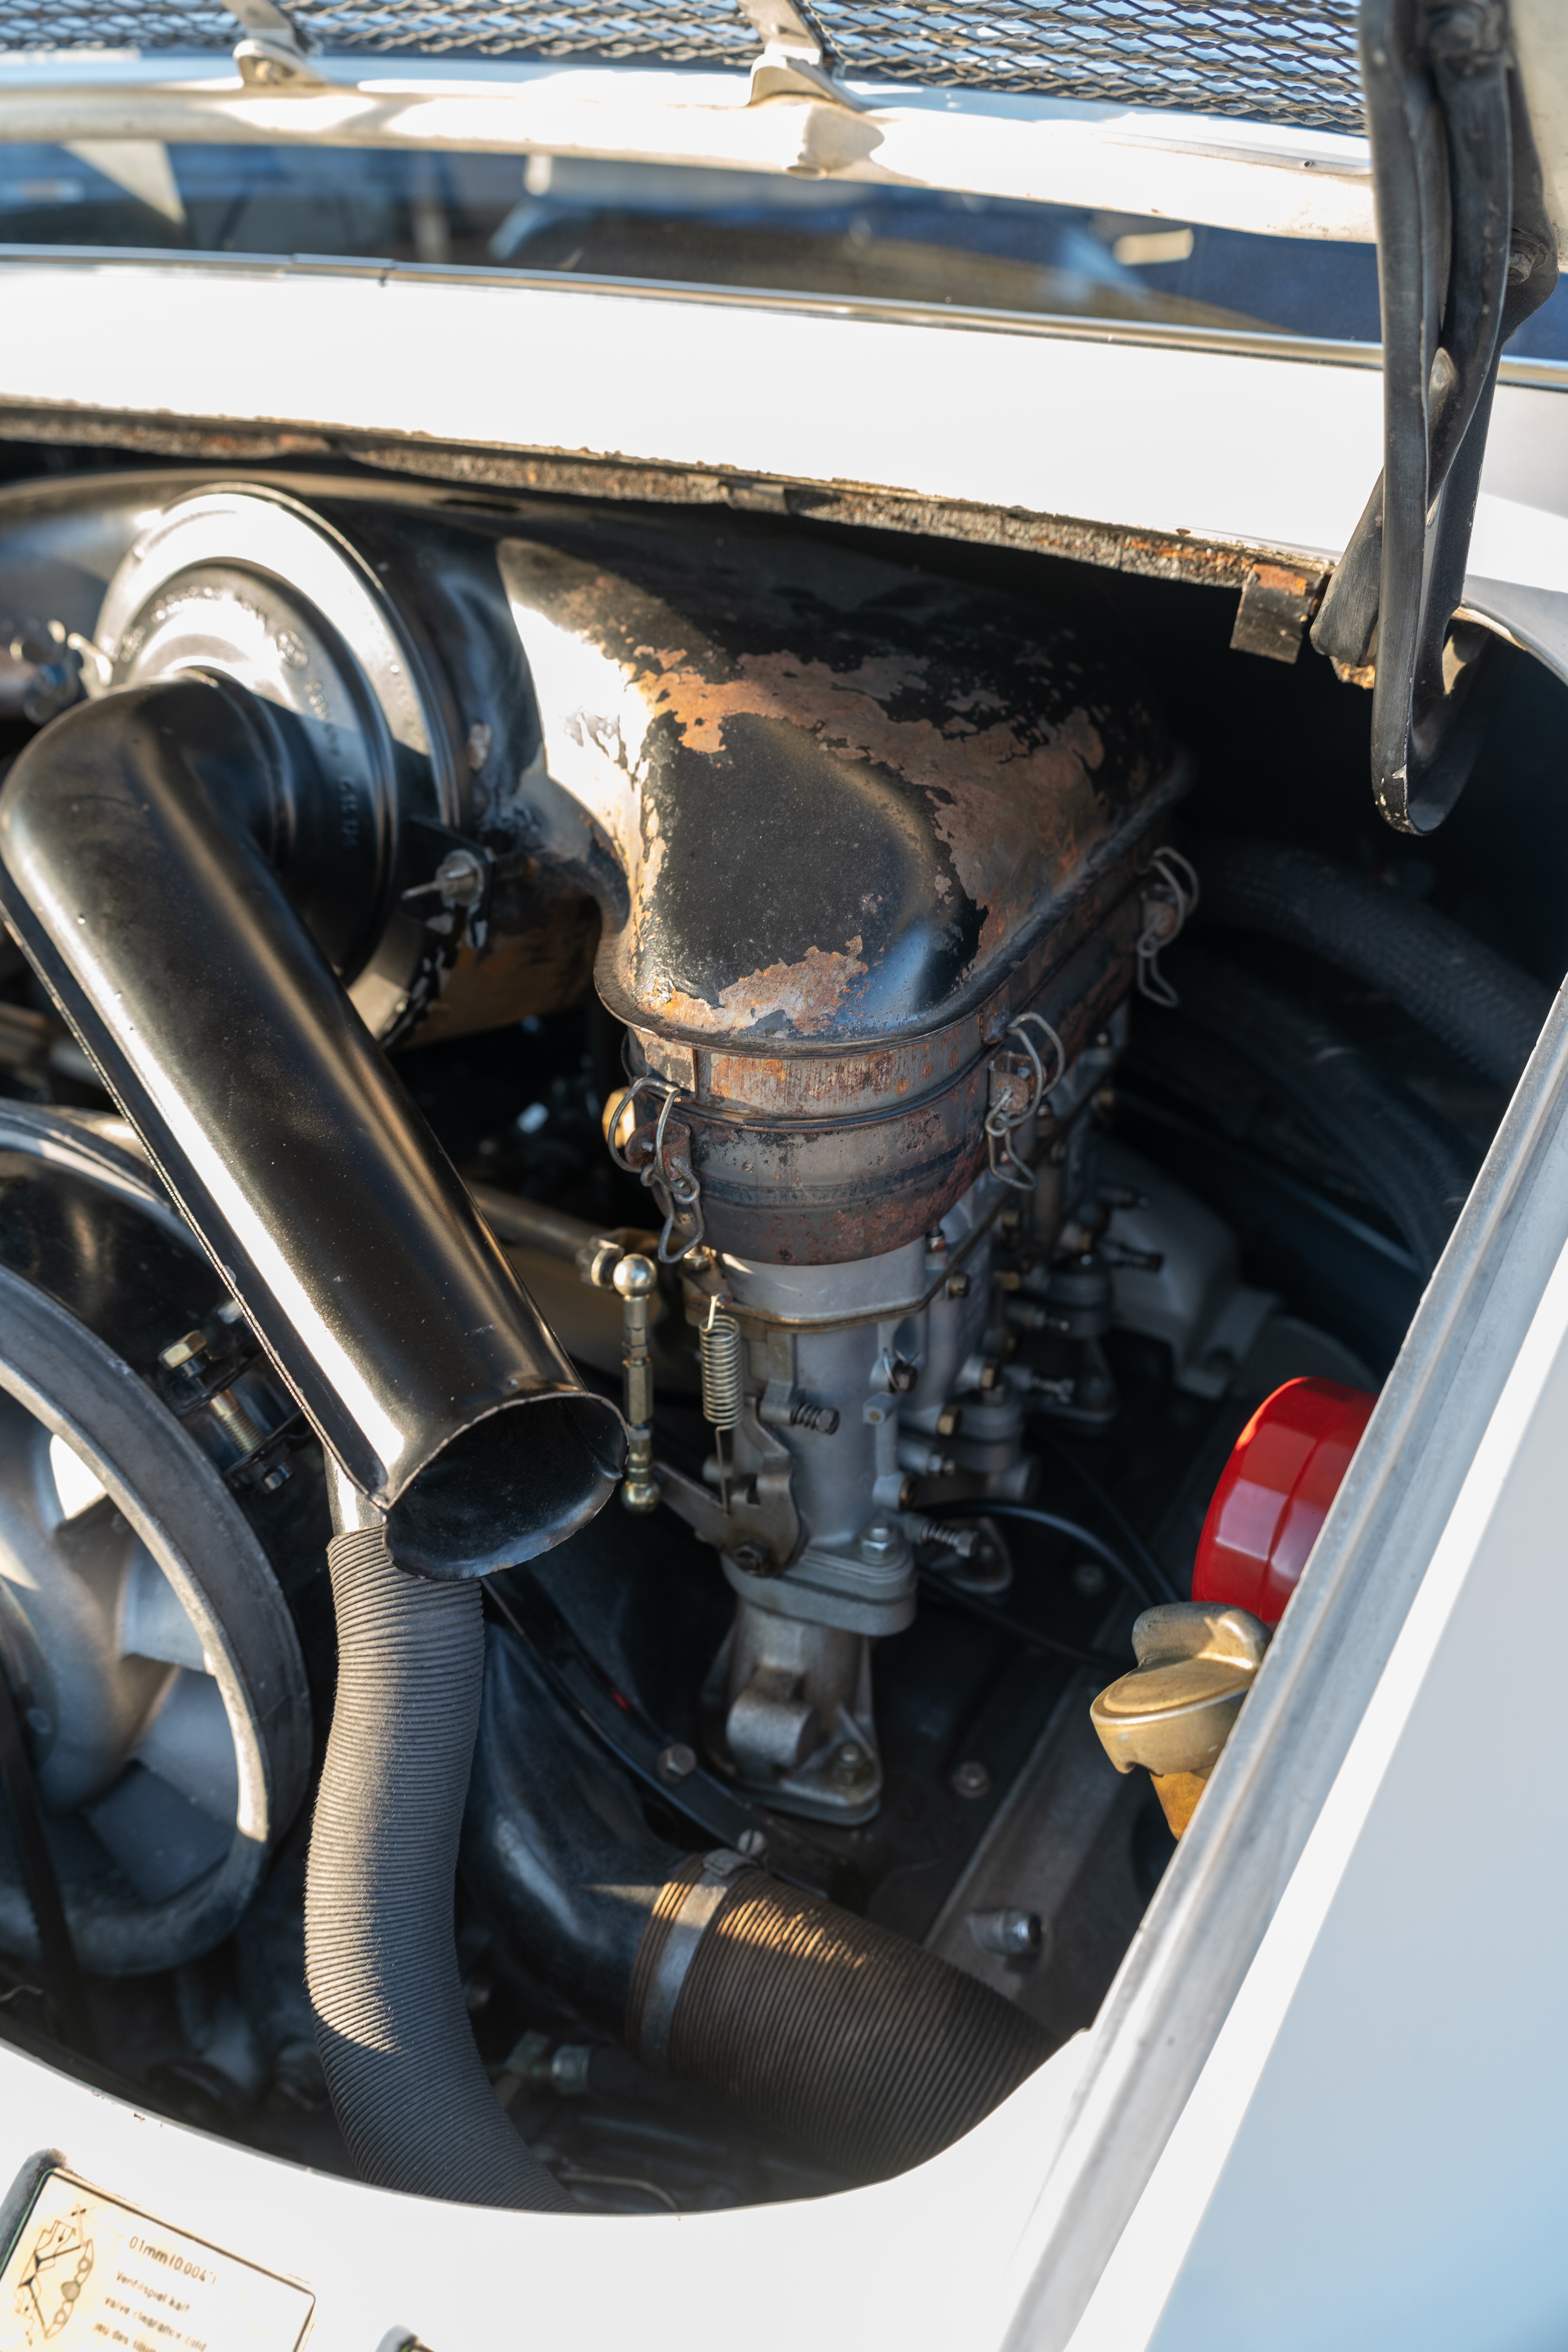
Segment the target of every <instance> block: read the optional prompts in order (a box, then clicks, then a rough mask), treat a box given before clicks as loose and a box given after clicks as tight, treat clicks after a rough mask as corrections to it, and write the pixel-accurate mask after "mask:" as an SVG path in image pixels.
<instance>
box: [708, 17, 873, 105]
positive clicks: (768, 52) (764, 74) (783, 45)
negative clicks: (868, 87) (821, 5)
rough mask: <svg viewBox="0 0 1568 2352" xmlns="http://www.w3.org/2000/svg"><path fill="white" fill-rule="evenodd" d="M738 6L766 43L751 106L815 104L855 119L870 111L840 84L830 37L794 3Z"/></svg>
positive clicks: (758, 62)
mask: <svg viewBox="0 0 1568 2352" xmlns="http://www.w3.org/2000/svg"><path fill="white" fill-rule="evenodd" d="M737 5H739V7H740V9H741V11H742V15H744V16H747V17H749V18H750V20H751V22H752V24H753V25H754V26H756V29H757V31H758V32H759V33H760V34H761V35H762V38H763V54H762V56H761V57H760V58H757V59H756V60H755V61H754V63H753V64H752V88H751V94H750V96H749V97H748V99H747V100H746V103H747V105H748V106H757V105H760V104H761V102H762V100H763V99H768V98H816V99H826V100H828V101H829V103H830V104H832V105H834V106H842V107H846V108H847V109H848V110H849V112H850V113H852V114H863V113H864V112H865V111H866V109H865V107H864V105H863V104H862V102H861V100H859V99H858V98H854V97H852V96H851V95H850V93H849V91H848V90H847V89H845V87H844V85H843V83H842V82H841V81H839V80H838V79H837V75H836V73H835V70H834V64H835V60H834V58H833V52H832V50H831V48H830V47H829V46H828V43H827V40H826V36H825V35H824V34H823V32H822V30H821V28H820V27H819V26H817V25H816V23H815V21H814V20H813V18H812V16H811V15H810V12H809V11H808V10H807V9H805V8H804V7H802V6H799V5H796V0H737Z"/></svg>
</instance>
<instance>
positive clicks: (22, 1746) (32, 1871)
mask: <svg viewBox="0 0 1568 2352" xmlns="http://www.w3.org/2000/svg"><path fill="white" fill-rule="evenodd" d="M0 1789H3V1790H4V1792H5V1808H6V1811H7V1812H8V1813H9V1814H10V1817H11V1829H12V1833H13V1836H14V1839H15V1842H16V1859H17V1861H18V1862H19V1864H21V1871H22V1884H23V1885H24V1886H25V1887H26V1893H27V1901H28V1904H29V1906H30V1907H31V1910H32V1914H33V1925H34V1926H35V1927H36V1928H37V1935H38V1962H39V1973H40V1975H41V1976H42V1978H43V1979H44V1993H45V1998H46V1999H47V2002H48V2005H49V2014H50V2016H51V2018H52V2019H53V2021H54V2025H55V2030H56V2032H58V2035H59V2037H60V2039H61V2041H62V2042H69V2043H70V2045H71V2047H72V2048H73V2049H74V2050H79V2051H80V2052H81V2053H82V2055H83V2056H84V2057H87V2058H93V2057H96V2056H97V2054H98V2037H97V2035H96V2034H95V2032H93V2025H92V2013H91V2011H90V2010H89V2007H88V2000H87V1987H86V1985H85V1984H84V1983H83V1981H82V1974H81V1968H80V1964H79V1961H78V1959H77V1956H76V1946H75V1945H74V1944H73V1943H72V1941H71V1932H70V1923H69V1921H68V1919H67V1917H66V1907H65V1904H64V1901H63V1900H62V1898H61V1895H60V1883H59V1880H58V1877H57V1876H56V1874H55V1864H54V1856H53V1855H52V1854H51V1853H50V1852H49V1848H48V1841H47V1837H46V1836H45V1833H44V1817H43V1812H42V1811H41V1809H40V1807H39V1804H38V1792H37V1787H36V1785H35V1783H34V1780H33V1771H32V1766H31V1765H30V1763H29V1762H28V1759H27V1750H26V1743H25V1741H24V1740H23V1738H22V1724H21V1718H20V1717H19V1716H18V1714H17V1711H16V1698H15V1696H14V1695H13V1693H12V1689H11V1685H10V1683H9V1682H8V1681H7V1679H6V1677H5V1672H4V1670H3V1669H0Z"/></svg>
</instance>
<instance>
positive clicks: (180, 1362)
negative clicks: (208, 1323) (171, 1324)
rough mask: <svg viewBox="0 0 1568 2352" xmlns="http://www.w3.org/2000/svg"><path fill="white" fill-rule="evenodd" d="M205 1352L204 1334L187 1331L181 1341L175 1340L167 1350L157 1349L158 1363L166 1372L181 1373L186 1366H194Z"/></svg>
mask: <svg viewBox="0 0 1568 2352" xmlns="http://www.w3.org/2000/svg"><path fill="white" fill-rule="evenodd" d="M206 1352H207V1343H206V1338H205V1333H203V1332H200V1331H187V1332H186V1333H185V1336H184V1339H175V1340H174V1341H172V1342H171V1344H170V1345H169V1346H168V1347H167V1348H161V1349H159V1351H158V1361H159V1362H160V1363H161V1364H162V1365H163V1367H164V1368H165V1370H168V1371H171V1372H177V1371H182V1370H184V1367H185V1366H186V1365H187V1364H194V1363H195V1361H196V1360H197V1358H198V1357H200V1356H205V1354H206Z"/></svg>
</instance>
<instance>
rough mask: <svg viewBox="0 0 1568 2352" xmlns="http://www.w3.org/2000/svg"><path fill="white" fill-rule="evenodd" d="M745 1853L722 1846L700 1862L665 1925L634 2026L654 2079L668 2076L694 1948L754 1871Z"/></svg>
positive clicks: (642, 2054)
mask: <svg viewBox="0 0 1568 2352" xmlns="http://www.w3.org/2000/svg"><path fill="white" fill-rule="evenodd" d="M755 1868H756V1864H755V1863H752V1862H748V1861H747V1859H746V1857H745V1855H744V1854H743V1853H732V1852H731V1850H730V1849H729V1848H728V1847H727V1846H720V1847H719V1848H718V1849H717V1850H716V1852H714V1853H705V1854H704V1855H703V1857H702V1867H701V1870H700V1872H699V1873H698V1874H697V1876H696V1877H695V1878H694V1879H693V1880H692V1882H691V1884H690V1885H689V1887H688V1888H687V1889H686V1892H685V1894H684V1895H682V1896H681V1898H680V1901H679V1904H678V1905H677V1906H676V1907H675V1909H674V1911H673V1912H671V1913H670V1914H669V1916H668V1919H667V1920H666V1921H665V1923H664V1941H663V1943H662V1944H661V1945H660V1947H659V1952H658V1959H657V1960H656V1961H655V1963H654V1969H653V1976H652V1980H651V1982H650V1983H649V1985H648V1988H647V1992H646V1993H645V1994H644V1996H643V2003H642V2011H641V2014H640V2015H639V2017H638V2018H637V2056H638V2057H639V2058H640V2059H641V2061H642V2063H643V2064H644V2065H645V2066H651V2067H653V2068H654V2069H655V2070H656V2071H657V2072H658V2074H668V2072H669V2042H670V2036H671V2034H672V2033H673V2032H674V2030H675V2012H676V2011H677V2010H678V2009H679V2006H680V1996H681V1994H682V1992H683V1991H684V1990H685V1989H686V1979H687V1974H688V1971H689V1969H690V1967H691V1963H692V1961H693V1960H694V1959H695V1958H696V1957H697V1947H698V1946H699V1944H700V1942H701V1941H702V1938H703V1937H704V1936H705V1935H706V1934H707V1932H708V1930H709V1928H710V1927H711V1926H712V1924H713V1921H714V1919H715V1918H716V1917H717V1916H718V1914H719V1912H720V1910H721V1907H722V1906H723V1902H724V1898H725V1896H726V1895H728V1894H729V1892H730V1888H731V1883H732V1882H733V1880H734V1879H735V1878H736V1877H737V1876H738V1875H739V1874H740V1873H741V1872H742V1870H754V1869H755Z"/></svg>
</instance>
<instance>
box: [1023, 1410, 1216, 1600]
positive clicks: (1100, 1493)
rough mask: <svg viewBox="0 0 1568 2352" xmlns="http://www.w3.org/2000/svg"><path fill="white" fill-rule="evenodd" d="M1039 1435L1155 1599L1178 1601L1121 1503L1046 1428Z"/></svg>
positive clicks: (1177, 1596)
mask: <svg viewBox="0 0 1568 2352" xmlns="http://www.w3.org/2000/svg"><path fill="white" fill-rule="evenodd" d="M1040 1435H1041V1436H1042V1437H1043V1438H1044V1440H1045V1442H1046V1445H1047V1448H1048V1450H1049V1452H1050V1453H1051V1454H1054V1456H1055V1457H1056V1459H1057V1460H1058V1462H1059V1463H1060V1464H1061V1465H1062V1468H1063V1469H1064V1470H1066V1471H1068V1472H1070V1474H1071V1475H1072V1476H1073V1477H1075V1478H1076V1479H1077V1480H1078V1483H1079V1486H1081V1487H1082V1488H1083V1491H1084V1493H1085V1494H1086V1495H1087V1496H1089V1501H1090V1502H1091V1503H1092V1504H1093V1505H1094V1507H1095V1508H1096V1509H1097V1510H1100V1511H1103V1512H1104V1514H1105V1516H1106V1517H1107V1518H1108V1519H1109V1520H1110V1524H1111V1526H1112V1527H1113V1528H1115V1529H1116V1532H1117V1534H1118V1535H1119V1536H1120V1537H1121V1540H1122V1542H1123V1543H1124V1544H1125V1545H1126V1546H1127V1548H1128V1549H1129V1551H1131V1554H1132V1557H1133V1559H1135V1560H1136V1561H1137V1563H1138V1565H1139V1567H1140V1568H1141V1569H1142V1571H1143V1574H1144V1576H1145V1577H1146V1578H1147V1580H1148V1581H1149V1584H1150V1586H1151V1587H1152V1590H1153V1591H1154V1592H1155V1593H1156V1594H1157V1595H1158V1597H1159V1598H1160V1599H1161V1600H1162V1601H1179V1600H1180V1599H1181V1594H1180V1593H1179V1592H1178V1591H1176V1588H1175V1586H1174V1585H1173V1583H1172V1582H1171V1580H1170V1578H1169V1577H1168V1576H1167V1575H1166V1573H1165V1571H1164V1570H1163V1568H1162V1567H1161V1565H1160V1563H1159V1561H1158V1560H1157V1559H1155V1557H1154V1555H1153V1553H1152V1551H1151V1550H1150V1549H1149V1547H1148V1545H1147V1544H1146V1543H1145V1542H1144V1540H1143V1538H1142V1536H1141V1535H1140V1534H1139V1532H1138V1530H1137V1528H1135V1527H1134V1526H1133V1525H1132V1522H1131V1519H1130V1518H1129V1517H1127V1514H1126V1512H1125V1511H1124V1510H1123V1509H1122V1508H1121V1504H1120V1503H1118V1502H1117V1501H1116V1500H1115V1498H1114V1496H1111V1495H1110V1493H1108V1491H1107V1490H1106V1488H1105V1487H1103V1486H1101V1485H1100V1481H1099V1479H1098V1478H1097V1477H1096V1476H1095V1475H1094V1473H1093V1471H1092V1470H1090V1469H1088V1468H1086V1466H1085V1465H1084V1464H1083V1463H1081V1462H1080V1461H1079V1459H1078V1456H1077V1455H1076V1454H1072V1453H1070V1452H1069V1451H1068V1448H1067V1447H1066V1446H1065V1445H1064V1444H1062V1443H1061V1441H1060V1439H1059V1438H1058V1436H1057V1435H1056V1434H1055V1433H1054V1432H1053V1431H1052V1430H1051V1429H1050V1428H1049V1427H1048V1426H1047V1427H1046V1428H1043V1429H1042V1430H1041V1431H1040Z"/></svg>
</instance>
